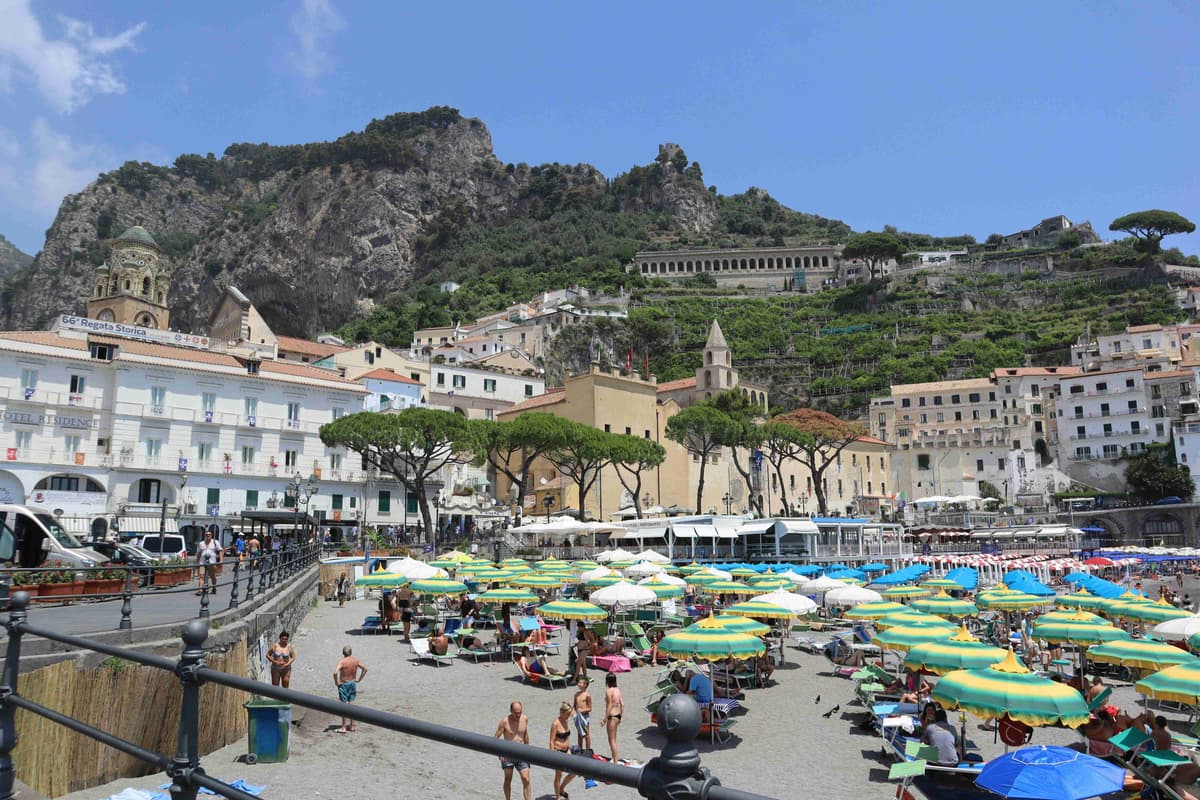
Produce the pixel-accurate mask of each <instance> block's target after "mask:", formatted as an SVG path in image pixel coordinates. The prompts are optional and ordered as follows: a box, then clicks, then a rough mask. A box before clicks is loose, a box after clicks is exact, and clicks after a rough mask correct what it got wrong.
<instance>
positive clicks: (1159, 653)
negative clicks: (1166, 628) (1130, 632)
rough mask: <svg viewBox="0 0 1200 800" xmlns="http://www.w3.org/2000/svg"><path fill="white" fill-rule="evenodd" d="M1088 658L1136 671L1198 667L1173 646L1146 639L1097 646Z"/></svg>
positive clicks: (1191, 656) (1190, 655)
mask: <svg viewBox="0 0 1200 800" xmlns="http://www.w3.org/2000/svg"><path fill="white" fill-rule="evenodd" d="M1087 655H1088V658H1089V659H1091V660H1092V661H1102V662H1104V663H1106V664H1120V665H1121V666H1124V667H1135V668H1136V669H1149V670H1160V669H1165V668H1166V667H1173V666H1175V665H1177V664H1193V665H1196V666H1200V660H1198V659H1197V658H1196V657H1195V656H1194V655H1192V654H1191V653H1189V652H1187V651H1186V650H1181V649H1180V648H1178V647H1176V646H1175V645H1171V644H1163V643H1162V642H1151V641H1148V640H1146V639H1127V640H1123V641H1115V642H1108V643H1107V644H1101V645H1097V646H1095V647H1092V648H1090V649H1089V650H1088V654H1087Z"/></svg>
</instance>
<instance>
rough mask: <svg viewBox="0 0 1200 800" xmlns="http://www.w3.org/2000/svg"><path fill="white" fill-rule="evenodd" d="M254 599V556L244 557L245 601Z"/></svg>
mask: <svg viewBox="0 0 1200 800" xmlns="http://www.w3.org/2000/svg"><path fill="white" fill-rule="evenodd" d="M253 599H254V556H247V557H246V602H247V603H249V602H250V601H251V600H253Z"/></svg>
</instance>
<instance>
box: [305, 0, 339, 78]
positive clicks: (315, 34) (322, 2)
mask: <svg viewBox="0 0 1200 800" xmlns="http://www.w3.org/2000/svg"><path fill="white" fill-rule="evenodd" d="M345 27H346V23H345V21H344V20H343V19H342V18H341V16H340V15H339V14H338V13H337V10H336V9H334V7H333V4H332V3H331V2H329V0H300V9H299V10H298V11H297V12H296V13H295V14H293V15H292V33H294V34H295V35H296V50H295V51H294V52H293V53H291V62H292V66H293V67H295V69H296V71H297V72H299V73H300V75H301V76H302V77H303V78H304V79H305V80H309V81H313V80H316V79H317V78H319V77H320V76H321V75H322V74H324V73H326V72H328V71H329V70H330V69H331V68H332V67H333V57H332V56H330V55H329V53H328V52H326V44H327V41H326V40H327V39H328V38H329V37H330V36H332V35H333V34H335V33H337V32H338V31H340V30H342V29H343V28H345Z"/></svg>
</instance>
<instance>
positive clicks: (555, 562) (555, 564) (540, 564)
mask: <svg viewBox="0 0 1200 800" xmlns="http://www.w3.org/2000/svg"><path fill="white" fill-rule="evenodd" d="M533 568H534V569H536V570H537V571H538V572H553V571H561V570H564V569H570V568H571V564H570V562H568V561H563V560H562V559H559V558H547V559H545V560H543V561H535V562H534V564H533Z"/></svg>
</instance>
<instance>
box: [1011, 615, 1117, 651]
mask: <svg viewBox="0 0 1200 800" xmlns="http://www.w3.org/2000/svg"><path fill="white" fill-rule="evenodd" d="M1033 635H1034V636H1037V637H1038V638H1040V639H1045V640H1046V641H1047V642H1069V643H1071V644H1080V645H1084V646H1087V645H1093V644H1104V643H1105V642H1112V641H1116V640H1118V639H1128V638H1130V637H1129V634H1128V633H1126V632H1125V631H1123V630H1121V629H1120V628H1114V627H1113V626H1111V625H1094V624H1088V623H1083V622H1055V621H1053V620H1051V621H1050V622H1042V621H1041V620H1040V619H1038V620H1035V621H1034V623H1033Z"/></svg>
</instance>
